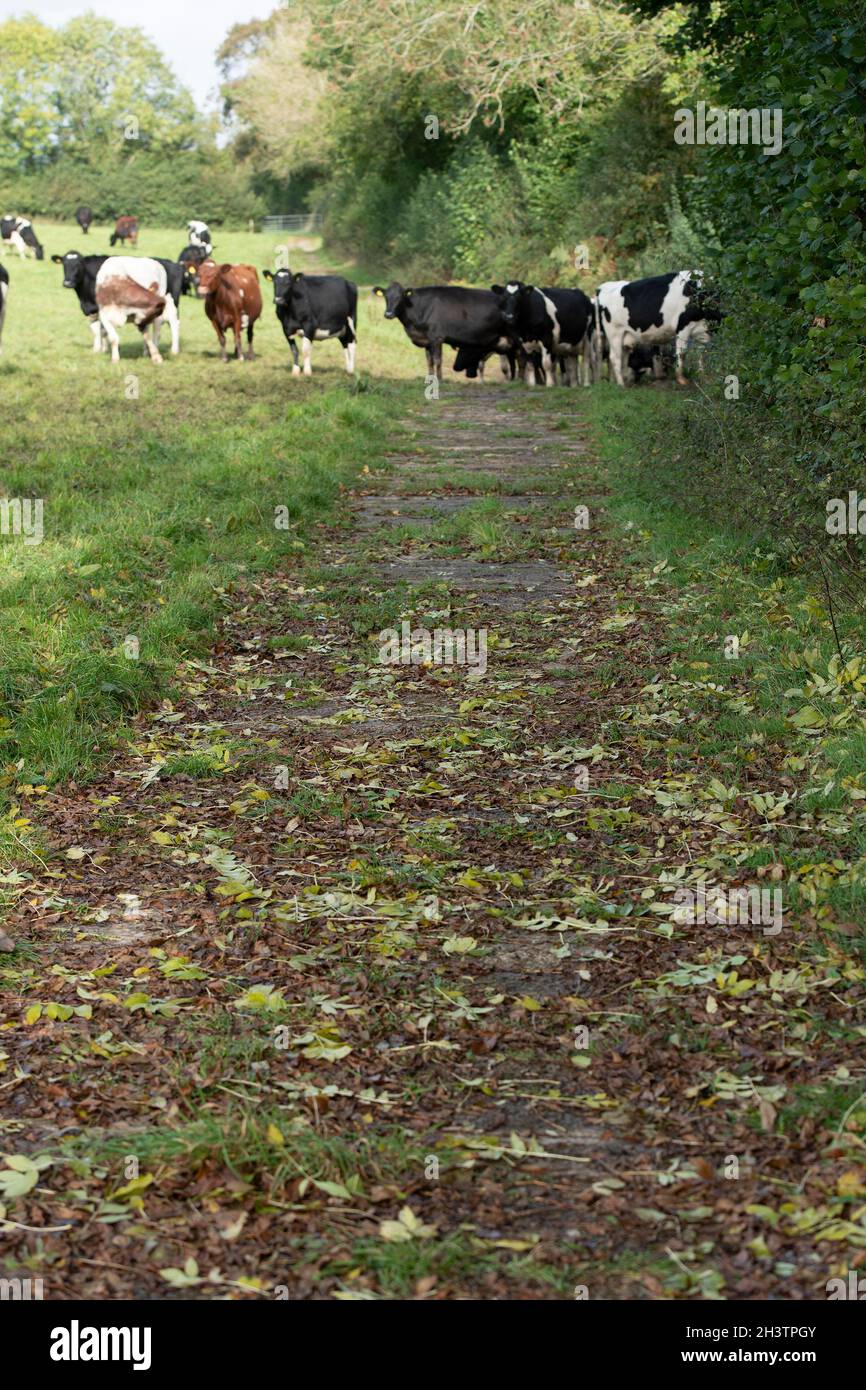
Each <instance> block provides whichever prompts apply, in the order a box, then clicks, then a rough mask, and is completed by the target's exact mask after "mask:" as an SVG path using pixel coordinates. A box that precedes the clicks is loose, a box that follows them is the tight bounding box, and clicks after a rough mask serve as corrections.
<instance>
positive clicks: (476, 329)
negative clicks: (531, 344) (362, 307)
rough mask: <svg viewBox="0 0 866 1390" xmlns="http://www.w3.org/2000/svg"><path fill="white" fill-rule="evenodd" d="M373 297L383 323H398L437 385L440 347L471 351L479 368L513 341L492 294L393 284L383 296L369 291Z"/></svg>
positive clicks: (379, 291) (466, 357)
mask: <svg viewBox="0 0 866 1390" xmlns="http://www.w3.org/2000/svg"><path fill="white" fill-rule="evenodd" d="M373 293H374V294H376V295H378V296H379V297H380V298H381V299H384V301H385V318H386V319H398V320H399V322H400V323H401V324H402V325H403V328H404V329H405V331H406V334H407V336H408V338H409V340H410V342H413V343H414V344H415V346H416V347H422V348H423V349H424V351H425V352H426V354H427V372H428V375H430V376H436V377H438V378H439V379H440V380H441V379H442V347H443V344H444V343H447V344H448V345H449V347H453V348H457V349H458V350H459V349H460V348H464V349H472V353H471V354H470V353H464V355H463V359H462V360H463V361H465V362H467V363H468V362H469V361H471V360H472V356H473V355H475V354H477V361H478V362H479V363H480V362H481V361H483V359H484V358H485V357H489V356H490V354H491V353H492V352H498V351H501V352H508V351H510V350H512V349H513V348H514V345H515V342H514V335H513V334H512V333H511V332H510V331H509V330H508V329H507V327H506V325H505V323H504V322H503V319H502V310H501V309H500V306H499V300H498V298H497V296H496V295H495V294H494V293H493V291H492V290H475V289H464V288H463V287H462V286H460V285H424V286H422V287H421V288H420V289H417V290H415V289H404V287H403V286H402V285H401V284H400V283H399V282H398V281H397V280H392V282H391V284H390V285H389V286H388V288H387V289H386V290H383V289H382V287H381V285H374V287H373Z"/></svg>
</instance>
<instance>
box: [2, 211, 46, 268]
mask: <svg viewBox="0 0 866 1390" xmlns="http://www.w3.org/2000/svg"><path fill="white" fill-rule="evenodd" d="M0 237H2V240H3V250H4V252H7V253H8V252H9V251H12V250H15V251H17V252H18V255H19V256H21V257H22V258H24V257H26V255H27V252H28V251H32V253H33V258H34V260H37V261H42V260H44V259H45V251H44V249H43V247H42V245H41V243H40V242H39V239H38V237H37V236H36V233H35V232H34V230H33V223H32V222H29V221H28V220H27V218H26V217H13V216H10V215H8V214H7V216H6V217H3V218H0Z"/></svg>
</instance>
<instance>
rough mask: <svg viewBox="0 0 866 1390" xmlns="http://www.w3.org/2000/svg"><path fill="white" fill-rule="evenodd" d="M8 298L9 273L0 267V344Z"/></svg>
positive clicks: (3, 266) (3, 267) (2, 266)
mask: <svg viewBox="0 0 866 1390" xmlns="http://www.w3.org/2000/svg"><path fill="white" fill-rule="evenodd" d="M8 298H9V271H8V270H7V269H6V267H5V265H0V343H2V341H3V321H4V319H5V318H6V300H7V299H8Z"/></svg>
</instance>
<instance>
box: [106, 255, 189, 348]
mask: <svg viewBox="0 0 866 1390" xmlns="http://www.w3.org/2000/svg"><path fill="white" fill-rule="evenodd" d="M168 264H169V265H176V262H174V261H169V262H168ZM178 268H179V267H178ZM109 280H110V281H112V283H117V284H120V283H121V282H122V281H123V280H131V281H132V282H133V284H135V285H138V286H139V287H140V288H141V289H144V290H147V291H149V292H150V293H151V294H153V295H156V296H157V297H159V298H161V300H162V301H163V302H162V304H161V305H160V309H159V313H157V314H150V311H149V310H148V311H147V312H148V319H147V326H152V332H153V347H154V348H155V349H157V350H158V345H159V333H160V329H161V328H162V324H163V320H165V322H166V323H167V324H168V326H169V328H170V329H171V351H172V356H176V355H177V353H178V352H179V351H180V319H179V318H178V313H177V305H176V303H175V301H174V299H173V298H172V296H171V295H170V294H169V292H168V274H167V272H166V269H165V266H164V265H163V264H162V262H161V261H157V260H154V259H153V257H152V256H108V257H107V258H106V259H105V260H104V261H103V263H102V265H101V266H100V267H99V269H98V270H97V272H96V303H97V306H99V303H100V287H101V286H103V285H105V284H106V283H107V282H108V281H109ZM179 293H180V291H178V294H179ZM143 303H144V301H142V304H143ZM121 307H122V306H121ZM99 316H100V322H101V323H102V327H103V329H104V330H105V332H106V335H107V337H108V340H109V342H110V343H111V344H112V350H113V349H114V346H115V342H116V338H117V334H116V333H114V335H113V336H112V333H111V332H110V331H109V327H110V325H113V326H116V324H115V318H116V315H114V316H112V314H111V313H106V311H105V310H104V309H102V308H100V314H99ZM136 321H138V320H136ZM145 351H146V352H148V353H149V354H150V356H151V357H152V358H153V359H154V361H155V360H157V358H156V357H154V352H153V351H152V350H151V346H150V344H148V343H147V341H145ZM157 357H158V351H157ZM112 360H113V361H116V360H117V359H116V357H114V356H113V357H112Z"/></svg>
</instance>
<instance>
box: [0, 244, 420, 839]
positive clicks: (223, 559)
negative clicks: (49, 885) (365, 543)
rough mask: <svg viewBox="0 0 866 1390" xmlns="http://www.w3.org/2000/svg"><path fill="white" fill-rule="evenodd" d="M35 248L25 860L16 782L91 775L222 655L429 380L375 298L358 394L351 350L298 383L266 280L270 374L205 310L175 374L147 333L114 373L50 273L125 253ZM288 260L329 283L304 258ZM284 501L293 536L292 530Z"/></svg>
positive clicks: (15, 724)
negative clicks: (213, 648)
mask: <svg viewBox="0 0 866 1390" xmlns="http://www.w3.org/2000/svg"><path fill="white" fill-rule="evenodd" d="M38 231H39V235H40V237H41V238H42V241H43V244H44V246H45V249H46V259H45V260H44V261H43V262H35V261H31V260H28V261H26V262H20V261H19V260H18V259H17V257H15V258H10V257H7V258H6V266H7V268H8V269H9V271H10V277H11V293H10V299H9V308H8V313H7V319H6V328H5V333H4V339H3V352H2V357H0V383H2V392H3V400H4V406H5V409H4V419H5V432H6V447H5V450H4V460H5V464H4V470H3V472H4V477H3V482H2V492H3V495H4V496H6V497H9V498H22V499H24V498H31V499H35V498H41V499H43V502H44V539H43V541H42V543H41V544H38V545H26V544H24V541H23V538H22V537H15V536H4V537H2V539H0V604H2V609H3V622H2V629H0V670H2V715H0V721H2V722H0V731H2V737H3V741H4V757H3V763H4V764H5V770H4V773H3V782H4V787H3V788H2V796H3V801H2V803H0V807H2V813H4V815H5V820H4V836H3V839H4V840H5V842H6V847H7V849H10V848H11V849H12V850H13V851H14V850H16V848H18V849H20V839H21V834H22V831H24V830H26V829H27V828H28V827H27V825H26V824H23V823H22V822H23V821H25V820H26V817H21V816H20V815H18V813H17V810H16V805H15V788H16V786H18V785H32V786H41V785H44V784H46V783H51V782H52V781H54V780H55V779H58V778H60V779H66V780H68V779H70V778H76V777H77V778H80V777H81V776H82V775H84V774H86V773H87V772H88V770H89V769H90V768H91V767H92V766H93V765H94V761H95V759H96V757H97V755H98V753H99V752H100V750H101V751H102V752H103V753H104V752H105V751H106V744H105V741H106V737H107V733H108V731H112V732H116V731H117V730H118V729H120V728H122V726H123V722H124V720H125V718H126V717H127V716H128V715H129V714H130V713H131V712H133V711H135V710H136V709H138V708H140V707H141V705H142V704H143V703H145V702H148V701H151V700H153V699H154V698H156V697H157V696H158V694H159V693H160V691H162V690H163V689H164V688H165V682H166V679H167V677H168V675H169V673H170V672H171V671H172V670H173V668H174V667H175V665H176V662H177V659H178V657H179V656H182V655H184V654H190V653H193V652H196V651H201V650H203V649H204V648H205V647H206V646H207V644H208V641H209V640H210V638H209V634H210V633H212V630H213V624H214V620H215V618H216V615H217V614H218V613H219V611H220V608H221V606H222V604H223V603H224V600H225V596H226V593H227V591H229V590H230V588H231V584H232V581H233V578H235V577H236V576H237V574H238V573H239V572H240V571H242V570H244V569H245V568H248V567H256V566H260V565H269V564H272V563H274V562H275V561H276V560H277V559H278V558H279V556H280V555H281V554H282V553H284V552H285V551H286V550H287V549H291V548H293V547H294V548H297V547H298V546H300V545H302V544H303V539H304V535H305V532H306V528H307V527H308V526H309V524H310V523H311V522H312V521H314V520H315V518H316V517H317V516H319V515H321V514H322V512H323V511H324V510H325V509H327V507H328V505H329V502H330V500H331V499H332V497H333V496H334V493H335V491H336V490H337V489H338V488H339V486H340V484H341V483H342V482H345V481H346V480H347V479H348V478H349V477H350V476H353V475H354V474H355V473H356V472H357V471H359V470H360V469H362V468H363V467H364V465H365V464H371V463H372V462H373V461H374V460H376V459H377V458H378V457H379V456H380V454H381V451H382V448H383V444H384V440H385V436H386V431H387V430H388V429H390V428H392V426H393V422H394V419H395V418H396V417H399V414H400V410H399V407H398V405H397V401H398V400H399V399H400V398H401V396H402V395H403V394H404V393H405V392H406V390H407V389H408V388H407V383H408V382H409V381H411V380H414V381H415V382H416V389H420V376H419V373H420V372H421V371H423V365H422V364H423V358H422V356H421V354H419V353H418V352H416V351H414V350H413V349H412V348H411V347H410V346H409V344H408V343H407V341H406V339H405V337H404V335H403V333H402V331H401V330H400V329H399V327H398V326H396V325H394V324H384V323H383V320H382V311H381V307H379V305H378V302H375V301H373V300H372V298H371V296H370V295H369V293H365V292H364V291H363V290H362V294H361V303H360V307H359V325H358V332H359V339H360V348H359V356H358V375H357V378H356V379H355V380H350V379H348V378H347V377H346V374H345V372H344V370H343V354H342V351H341V349H340V347H339V344H336V343H326V344H323V345H321V346H320V347H317V348H316V349H315V352H314V359H313V371H314V375H313V377H312V379H311V380H307V379H299V378H297V377H292V375H291V373H290V370H289V361H290V356H289V351H288V346H287V344H286V342H285V339H284V338H283V334H282V330H281V328H280V326H279V323H278V321H277V319H276V316H275V314H274V311H273V302H272V294H271V292H270V287H269V286H268V285H267V283H265V282H263V290H264V295H263V298H264V301H265V302H264V309H263V314H262V318H261V320H260V323H259V326H258V329H257V332H256V342H255V346H256V351H257V354H258V356H257V360H256V361H255V362H254V363H252V364H241V363H237V362H230V363H228V364H223V363H221V362H220V360H219V356H218V344H217V339H216V335H215V333H214V331H213V328H212V327H211V325H210V323H209V322H208V321H207V319H206V317H205V313H204V306H203V304H202V303H201V302H199V301H197V300H194V299H192V298H188V299H185V300H184V302H183V305H182V310H181V353H180V356H179V357H177V358H171V357H170V356H168V355H166V358H165V362H164V363H163V365H162V366H158V365H156V366H155V365H153V364H151V363H150V362H149V361H147V360H146V358H145V357H144V356H143V354H142V347H141V342H140V339H139V334H138V333H137V331H136V330H135V328H134V327H132V326H130V327H128V328H127V329H126V330H125V331H124V333H123V334H122V336H121V362H120V363H119V364H117V365H115V366H112V364H111V363H110V361H109V360H108V356H107V354H104V355H101V356H98V357H97V356H95V355H94V354H93V353H92V352H91V338H90V329H89V326H88V324H87V322H86V320H85V319H84V316H83V315H82V313H81V311H80V309H79V305H78V300H77V297H76V295H75V294H74V292H73V291H72V290H64V289H63V288H62V272H61V268H60V267H59V266H57V265H55V264H53V263H52V261H51V259H50V257H51V255H52V254H55V253H56V254H61V255H62V254H63V253H64V252H66V251H68V250H72V249H76V250H80V251H82V252H84V253H87V254H100V253H104V252H108V251H109V249H110V248H109V245H108V236H109V231H110V229H109V228H107V227H98V226H96V227H93V228H91V231H90V234H89V235H88V236H87V237H84V236H82V235H81V233H80V232H79V230H78V228H77V227H70V226H69V225H59V224H56V225H51V224H48V223H40V224H39V228H38ZM184 243H185V235H184V233H183V231H182V230H167V229H159V230H157V229H151V228H145V229H144V230H143V232H142V236H141V240H140V242H139V246H138V248H137V252H138V253H139V254H142V255H147V254H153V255H161V256H176V255H177V254H178V252H179V251H180V250H181V248H182V246H183V245H184ZM281 243H282V244H285V238H282V239H280V238H267V237H265V236H264V235H259V234H241V233H226V234H224V235H221V236H220V239H219V241H218V242H217V244H216V255H217V256H218V257H219V258H221V259H226V260H229V261H235V262H248V263H250V264H253V265H255V266H256V267H257V268H258V269H259V271H260V272H261V270H262V269H263V268H264V267H266V266H269V265H273V258H274V254H275V251H276V248H277V246H278V245H280V244H281ZM291 264H292V268H307V269H311V270H315V269H319V268H321V267H320V264H319V260H318V257H317V256H316V255H315V254H314V255H310V254H306V255H305V254H304V253H303V252H301V251H296V250H294V249H293V250H292V260H291ZM346 269H347V272H348V273H351V267H347V268H346ZM167 344H168V333H167V330H164V333H163V348H164V349H166V352H167ZM283 505H284V506H287V507H288V508H289V512H290V515H291V519H292V529H291V530H289V531H286V530H277V529H275V527H274V509H275V507H277V506H283ZM129 637H134V638H136V639H137V642H138V648H137V650H138V657H137V659H136V658H134V657H131V656H130V655H128V653H130V652H132V651H134V650H135V647H134V644H132V643H129V642H127V640H126V639H127V638H129ZM16 822H18V823H17V824H16Z"/></svg>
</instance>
